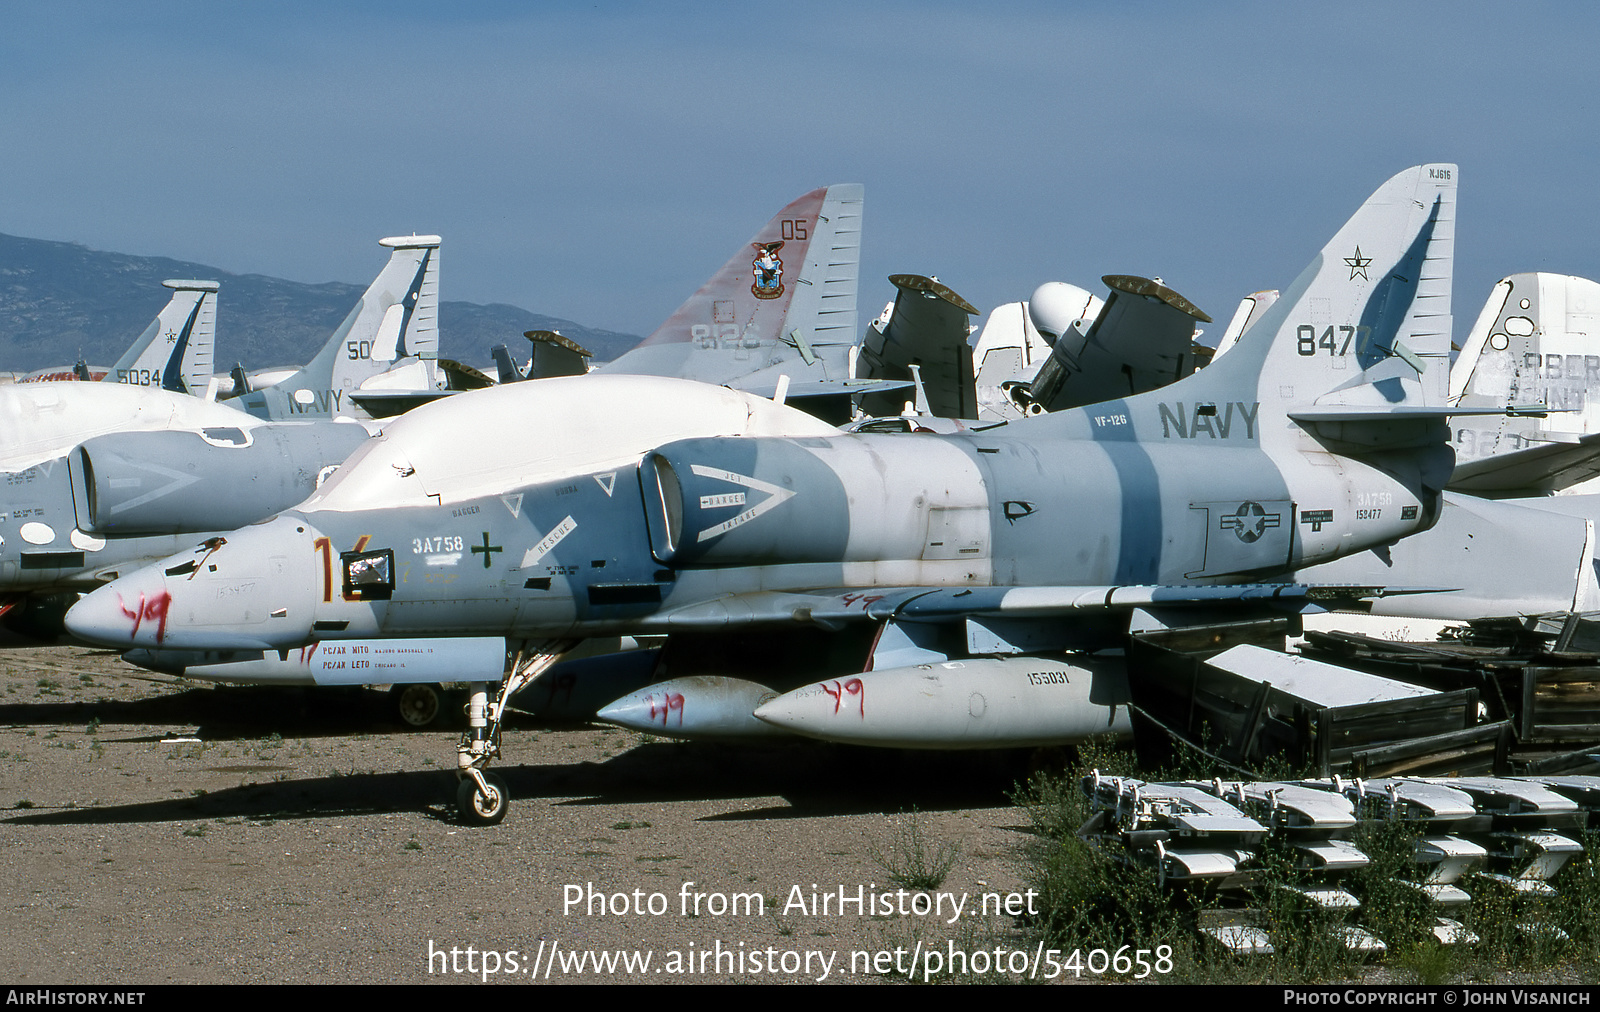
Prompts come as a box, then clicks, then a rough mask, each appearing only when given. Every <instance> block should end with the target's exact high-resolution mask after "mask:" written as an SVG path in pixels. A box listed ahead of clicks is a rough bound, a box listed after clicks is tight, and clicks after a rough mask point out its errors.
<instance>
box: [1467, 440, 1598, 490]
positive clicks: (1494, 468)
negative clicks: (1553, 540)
mask: <svg viewBox="0 0 1600 1012" xmlns="http://www.w3.org/2000/svg"><path fill="white" fill-rule="evenodd" d="M1547 435H1548V436H1550V437H1551V440H1552V441H1550V442H1542V443H1535V444H1534V445H1532V446H1524V447H1522V448H1521V449H1519V450H1511V451H1509V452H1507V453H1501V454H1498V455H1496V456H1492V457H1479V458H1478V459H1476V460H1464V461H1460V462H1458V463H1457V464H1456V469H1455V471H1454V472H1453V473H1452V474H1451V476H1450V484H1449V486H1448V487H1449V489H1450V491H1452V492H1466V493H1468V494H1470V495H1477V496H1484V497H1486V498H1490V499H1505V498H1512V497H1521V496H1534V495H1549V494H1550V493H1552V492H1559V491H1561V490H1562V489H1566V488H1571V487H1572V486H1574V485H1577V484H1579V483H1581V482H1585V481H1588V480H1589V479H1590V478H1595V477H1600V433H1594V432H1591V433H1588V434H1586V435H1581V436H1575V437H1572V438H1571V439H1569V440H1560V439H1556V438H1554V434H1547Z"/></svg>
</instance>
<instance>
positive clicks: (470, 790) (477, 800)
mask: <svg viewBox="0 0 1600 1012" xmlns="http://www.w3.org/2000/svg"><path fill="white" fill-rule="evenodd" d="M483 781H484V783H485V784H486V785H488V788H489V793H488V794H484V792H483V789H482V788H480V787H479V786H478V782H477V781H476V780H474V779H473V778H472V777H470V776H467V777H462V778H461V783H460V784H459V785H458V786H457V787H456V809H457V810H458V811H460V812H461V817H462V818H463V819H465V820H466V821H467V822H469V823H471V824H473V825H476V826H492V825H494V824H495V823H497V822H499V821H500V820H501V819H503V818H505V817H506V809H507V808H508V807H509V806H510V802H511V795H510V794H509V793H508V792H507V791H506V782H505V781H504V780H501V779H500V778H499V777H497V776H495V775H494V774H493V773H485V774H484V775H483Z"/></svg>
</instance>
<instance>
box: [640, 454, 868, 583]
mask: <svg viewBox="0 0 1600 1012" xmlns="http://www.w3.org/2000/svg"><path fill="white" fill-rule="evenodd" d="M800 442H803V441H800ZM640 476H641V484H642V486H643V490H644V501H645V510H646V514H647V517H648V520H649V527H650V545H651V550H652V551H653V552H654V554H655V556H656V558H657V559H658V560H660V561H661V562H664V563H669V564H671V565H673V566H695V565H708V564H712V565H724V566H725V565H734V566H739V565H752V566H761V565H776V564H782V563H800V562H838V561H841V560H842V559H844V558H845V549H846V545H847V543H848V540H849V532H850V506H849V502H848V499H847V497H846V495H845V490H844V485H843V484H842V483H841V481H840V479H839V476H838V475H837V474H836V473H835V472H834V471H833V469H831V468H830V467H829V466H828V465H827V464H825V463H824V462H823V461H822V460H819V459H818V458H817V457H816V456H815V455H814V454H812V453H809V452H807V451H806V450H805V449H804V448H802V447H801V446H799V445H796V444H795V443H793V442H790V441H788V440H781V439H740V440H729V439H685V440H680V441H678V442H676V443H668V444H667V445H666V446H663V447H661V448H660V449H659V450H657V451H656V452H655V453H652V454H650V455H649V456H647V457H646V458H645V460H644V463H643V465H642V467H641V469H640Z"/></svg>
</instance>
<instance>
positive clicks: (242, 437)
mask: <svg viewBox="0 0 1600 1012" xmlns="http://www.w3.org/2000/svg"><path fill="white" fill-rule="evenodd" d="M382 244H383V245H386V246H389V247H391V248H392V249H394V253H393V254H392V255H391V257H390V260H389V263H388V264H387V265H386V266H385V268H384V269H383V271H382V272H381V273H380V274H379V275H378V277H377V279H376V280H374V281H373V283H372V285H371V286H370V287H369V288H368V289H367V291H366V292H365V294H364V295H363V296H362V298H361V300H360V301H359V302H357V304H356V306H355V308H354V309H352V310H351V312H350V314H349V315H348V316H347V317H346V318H345V320H344V322H343V324H341V325H340V327H339V328H338V329H337V330H336V331H335V332H334V334H333V336H332V337H331V338H330V339H329V341H328V343H327V345H326V346H325V347H324V348H323V350H322V353H321V354H319V355H318V356H317V358H316V359H314V360H313V361H312V362H311V363H310V364H308V365H307V366H306V367H305V368H304V369H302V370H300V371H299V373H298V374H297V375H296V376H295V377H294V378H292V379H291V380H289V381H286V382H285V383H284V384H282V385H280V387H278V388H275V389H274V391H262V392H260V393H259V395H258V396H255V397H246V398H243V399H241V400H237V401H232V402H225V403H215V402H211V401H207V400H202V399H200V398H197V397H189V396H185V395H182V394H178V393H174V392H173V390H174V389H175V388H178V387H188V388H191V389H201V390H203V389H204V386H205V384H204V380H203V378H206V377H209V374H210V362H209V357H207V360H206V361H205V362H204V363H203V364H202V363H201V362H199V361H192V362H190V364H189V365H187V366H185V378H180V377H178V376H177V375H174V376H173V382H172V383H171V385H167V384H166V383H165V381H164V380H163V382H162V384H161V385H159V386H145V385H128V384H114V383H96V384H79V383H70V384H69V383H48V384H19V385H12V386H7V387H3V388H0V418H3V419H4V420H5V429H6V434H7V439H6V442H5V445H4V448H3V449H0V472H4V479H5V495H4V497H3V498H0V646H32V645H37V644H39V643H48V642H53V641H55V640H56V638H57V637H59V636H60V635H61V634H62V627H61V618H62V616H63V615H64V614H65V611H66V609H67V607H69V606H70V605H71V603H72V602H73V601H74V600H75V599H76V597H77V595H78V593H80V592H82V591H85V590H88V589H91V588H93V587H95V586H99V585H100V584H101V583H103V582H104V581H106V580H109V579H113V578H115V576H117V575H118V574H119V573H125V572H129V571H131V570H133V569H136V568H138V567H139V566H141V565H145V564H147V563H148V562H150V561H151V560H153V559H158V558H161V557H162V556H164V555H167V554H170V553H171V552H172V551H174V550H175V549H176V548H177V547H178V546H180V545H182V544H185V543H187V542H189V541H190V540H192V539H193V538H194V537H195V536H197V535H204V534H206V533H210V532H216V531H226V530H231V529H232V528H234V527H237V526H240V525H241V524H245V523H250V522H252V521H253V520H258V519H260V518H261V517H264V516H270V515H272V514H273V513H275V512H277V511H278V510H281V509H284V508H286V507H288V506H292V505H294V504H295V503H298V502H300V501H302V500H303V499H305V497H306V496H307V495H309V494H310V493H311V492H312V491H313V490H314V489H315V488H316V486H317V484H318V482H319V481H321V480H322V479H323V478H325V477H327V475H328V474H329V473H331V472H332V471H333V469H334V468H335V467H337V466H338V465H339V464H340V463H341V462H342V461H343V460H344V459H345V458H346V457H347V456H349V455H350V453H351V451H352V450H354V449H355V448H356V447H357V446H358V445H360V444H361V443H362V442H363V441H365V439H366V438H367V435H368V432H367V430H366V429H365V428H363V427H362V426H361V425H354V424H337V423H336V422H334V421H331V420H330V417H331V416H337V417H349V416H351V415H352V414H354V413H362V414H364V412H362V409H361V407H360V405H358V404H356V403H355V402H356V401H357V400H358V399H365V398H367V397H375V398H378V399H380V400H381V399H383V398H385V397H387V396H392V395H394V394H395V393H396V391H394V390H391V389H384V390H379V391H376V392H374V391H373V390H371V389H370V388H371V387H373V386H374V385H378V384H382V383H384V382H386V381H387V382H393V381H394V380H393V379H392V378H386V377H385V376H382V375H380V372H381V371H382V370H383V369H384V368H385V367H386V364H387V363H392V362H395V361H397V360H398V361H401V362H402V363H404V364H406V365H407V366H409V367H410V368H411V371H412V372H414V373H417V374H418V375H421V376H426V375H427V364H428V359H424V358H421V357H419V356H422V355H431V356H435V357H436V350H437V336H436V332H435V320H436V318H437V305H438V281H437V279H438V259H437V252H438V244H439V240H438V238H437V237H435V236H415V237H405V238H400V239H385V240H382ZM167 284H168V286H169V287H174V288H175V289H177V292H176V294H175V296H174V298H173V301H172V303H171V304H169V306H168V307H167V308H166V309H165V310H163V311H162V316H160V317H158V318H157V323H156V324H155V325H152V326H153V328H157V329H160V330H162V331H164V330H165V329H166V327H165V325H166V324H167V323H172V324H173V327H174V329H175V340H174V344H175V345H176V344H179V343H181V342H182V334H183V333H184V331H182V330H177V329H176V328H177V326H178V325H177V324H176V323H175V322H174V321H176V320H177V319H179V318H180V317H181V318H182V319H183V320H184V321H185V323H184V325H185V326H188V327H189V330H188V333H189V335H190V337H191V340H192V338H193V337H195V336H196V333H195V332H196V331H198V336H199V337H201V338H202V339H203V340H205V339H208V337H209V334H210V331H211V328H212V327H213V326H214V315H213V313H214V310H213V309H212V308H211V306H212V304H213V303H214V298H215V297H214V294H213V293H214V292H215V290H216V285H215V284H214V283H212V282H167ZM186 311H187V315H186V316H185V315H183V314H184V313H185V312H186ZM154 332H155V330H152V331H147V334H150V335H153V333H154ZM163 347H165V344H164V342H163ZM374 349H376V350H374ZM402 349H404V350H407V351H409V352H411V353H412V354H408V355H400V354H398V351H399V350H402ZM166 373H167V370H166V369H164V370H163V371H162V375H163V377H164V376H165V375H166ZM394 375H395V374H392V373H391V377H393V376H394ZM402 375H403V374H402ZM410 382H411V381H407V380H404V379H400V380H399V385H400V387H401V389H402V390H404V389H406V388H408V387H409V384H410ZM415 382H423V380H420V379H419V380H415ZM363 383H364V384H365V385H366V388H363V386H362V384H363ZM425 393H426V394H427V395H429V396H432V395H433V391H431V390H426V389H425ZM241 407H249V408H252V409H254V411H255V413H254V414H252V413H247V412H246V411H243V410H240V408H241ZM273 422H281V424H272V423H273ZM312 423H315V424H312Z"/></svg>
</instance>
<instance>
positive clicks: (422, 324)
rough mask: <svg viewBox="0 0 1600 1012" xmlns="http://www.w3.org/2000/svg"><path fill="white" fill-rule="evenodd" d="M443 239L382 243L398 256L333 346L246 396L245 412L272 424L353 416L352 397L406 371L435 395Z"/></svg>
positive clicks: (402, 238)
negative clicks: (413, 371) (366, 386)
mask: <svg viewBox="0 0 1600 1012" xmlns="http://www.w3.org/2000/svg"><path fill="white" fill-rule="evenodd" d="M439 242H440V240H439V237H438V236H436V235H411V236H399V237H395V238H390V239H379V240H378V244H379V245H381V246H387V247H389V248H390V249H392V250H393V251H394V252H393V253H391V254H390V256H389V262H388V263H387V264H386V265H384V268H383V270H382V271H380V272H379V274H378V277H377V278H376V280H374V281H373V282H372V284H371V285H370V286H369V287H368V288H367V290H366V292H365V293H364V294H363V295H362V296H361V298H360V299H359V300H357V302H356V304H355V308H353V309H351V310H350V314H349V315H348V316H346V317H345V319H344V322H343V323H341V324H340V325H339V327H338V329H337V330H335V331H334V332H333V336H332V337H330V338H329V339H328V343H327V344H326V345H324V346H323V348H322V350H321V351H320V352H318V353H317V357H316V358H314V359H312V360H311V361H310V362H308V363H307V364H306V366H305V368H303V369H301V370H300V371H299V372H297V373H295V374H294V375H293V376H291V377H289V378H288V379H286V380H284V381H283V382H281V383H278V384H275V385H274V386H272V387H270V388H268V389H265V390H258V391H255V392H253V393H250V394H246V395H245V397H244V398H243V401H242V403H243V404H244V407H245V410H247V411H249V412H251V413H252V414H256V415H260V416H263V417H268V418H289V417H296V418H299V417H329V416H331V415H339V414H350V413H353V412H355V411H356V410H357V409H356V406H355V404H354V403H353V402H352V400H351V398H350V396H349V395H350V393H351V391H354V390H357V389H359V388H360V387H361V386H362V385H363V384H364V383H366V382H367V381H369V380H371V379H373V378H374V377H376V376H378V375H380V374H382V373H385V372H392V371H395V370H397V369H398V368H400V367H402V366H406V367H417V376H416V377H415V382H414V383H412V384H411V386H412V387H413V388H414V389H433V388H434V387H435V385H436V382H437V363H438V359H439V324H438V321H439Z"/></svg>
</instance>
